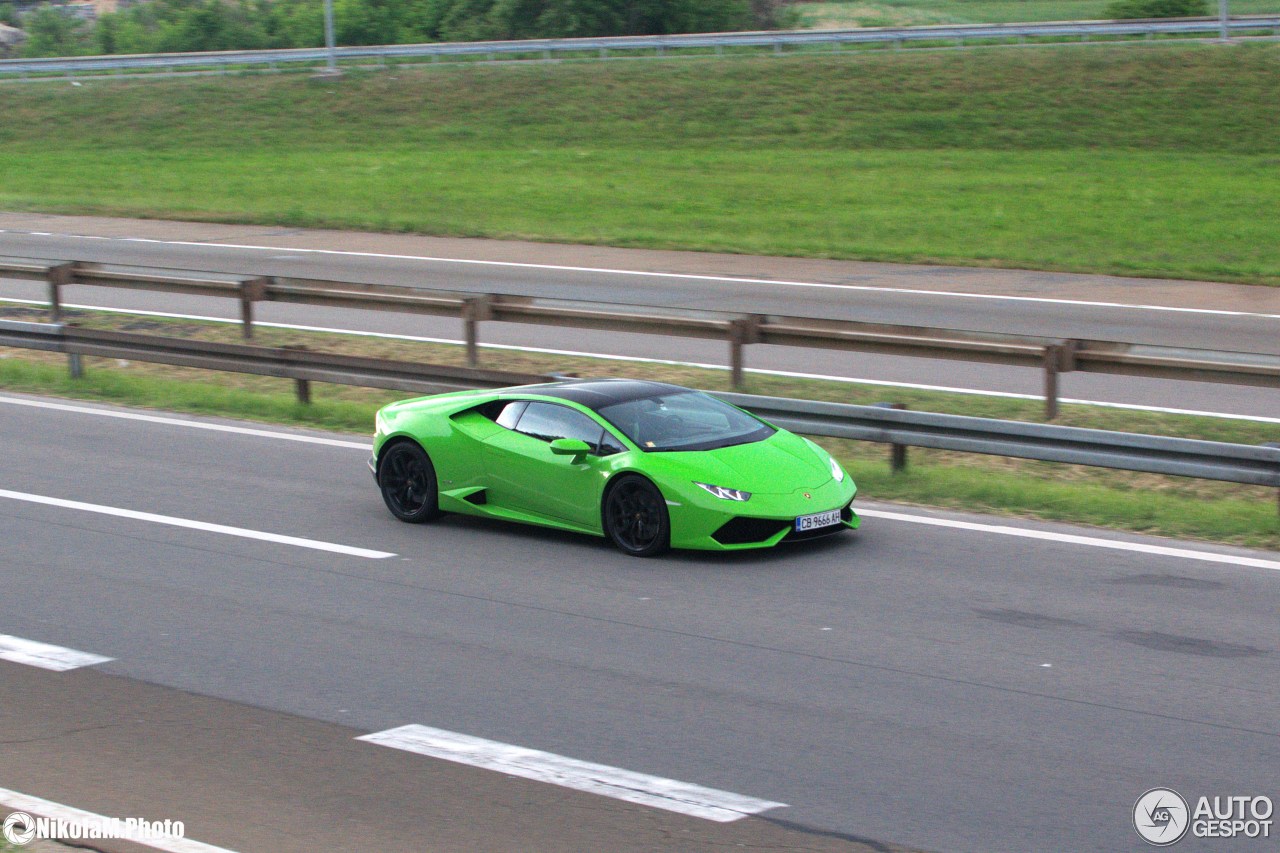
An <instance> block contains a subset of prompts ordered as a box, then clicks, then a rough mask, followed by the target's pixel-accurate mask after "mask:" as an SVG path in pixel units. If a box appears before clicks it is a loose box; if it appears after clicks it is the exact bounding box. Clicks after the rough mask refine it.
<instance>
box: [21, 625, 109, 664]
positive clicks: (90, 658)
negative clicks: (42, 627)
mask: <svg viewBox="0 0 1280 853" xmlns="http://www.w3.org/2000/svg"><path fill="white" fill-rule="evenodd" d="M0 660H7V661H12V662H13V663H25V664H27V665H28V666H38V667H40V668H41V669H51V670H53V671H54V672H66V671H67V670H69V669H79V668H80V667H82V666H96V665H97V664H100V663H106V662H107V661H109V660H114V658H106V657H103V656H102V655H94V654H90V653H89V652H80V651H76V650H75V649H67V648H63V647H62V646H51V645H49V644H48V643H37V642H36V641H35V640H24V639H23V638H21V637H11V636H9V635H8V634H0Z"/></svg>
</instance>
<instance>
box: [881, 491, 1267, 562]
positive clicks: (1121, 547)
mask: <svg viewBox="0 0 1280 853" xmlns="http://www.w3.org/2000/svg"><path fill="white" fill-rule="evenodd" d="M857 512H858V515H862V516H866V517H868V518H883V519H886V520H889V521H905V522H907V523H908V524H928V525H932V526H934V527H949V528H952V529H955V530H972V531H975V532H978V533H995V534H999V535H1000V536H1017V537H1020V538H1022V539H1040V540H1043V541H1047V542H1062V543H1065V544H1068V545H1084V546H1087V547H1090V548H1109V549H1112V550H1115V551H1136V552H1137V553H1140V554H1155V555H1157V556H1161V557H1174V558H1176V559H1179V560H1204V561H1205V562H1209V563H1227V564H1229V565H1233V566H1249V567H1251V568H1255V569H1270V570H1272V571H1275V572H1280V560H1263V559H1260V558H1258V557H1244V556H1240V555H1236V554H1216V553H1214V552H1212V551H1194V550H1192V549H1190V548H1171V547H1169V546H1167V545H1149V544H1147V543H1145V542H1124V541H1121V540H1118V539H1100V538H1098V537H1096V536H1077V535H1075V534H1072V533H1055V532H1053V531H1050V530H1034V529H1032V528H1027V527H1008V526H1006V525H1002V524H979V523H977V522H972V521H956V520H954V519H950V518H934V517H933V516H928V515H908V514H906V513H902V512H888V511H885V510H879V509H866V508H861V507H860V508H858V510H857Z"/></svg>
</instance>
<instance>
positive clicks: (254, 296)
mask: <svg viewBox="0 0 1280 853" xmlns="http://www.w3.org/2000/svg"><path fill="white" fill-rule="evenodd" d="M266 296H267V279H265V278H247V279H244V280H243V281H241V282H240V323H241V327H242V330H243V332H244V337H245V340H251V339H252V338H253V303H255V302H261V301H262V300H263V299H265V298H266Z"/></svg>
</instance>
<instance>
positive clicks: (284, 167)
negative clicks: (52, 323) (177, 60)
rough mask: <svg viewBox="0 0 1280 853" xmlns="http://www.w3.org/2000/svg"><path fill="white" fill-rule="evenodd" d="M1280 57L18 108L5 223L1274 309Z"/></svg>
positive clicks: (704, 68) (1179, 49)
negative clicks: (37, 220) (326, 235)
mask: <svg viewBox="0 0 1280 853" xmlns="http://www.w3.org/2000/svg"><path fill="white" fill-rule="evenodd" d="M1278 64H1280V47H1277V46H1275V45H1247V46H1237V47H1231V48H1222V47H1219V46H1188V45H1180V46H1171V45H1163V46H1151V47H1143V46H1129V47H1095V48H1062V49H1045V50H1018V49H1001V50H990V51H978V52H967V53H955V52H951V53H910V52H908V55H894V54H893V53H892V52H891V51H883V52H881V51H867V52H861V53H859V54H857V55H830V54H828V55H800V56H792V57H782V58H774V57H770V56H760V55H756V56H750V57H728V56H727V57H724V58H720V59H690V60H681V61H674V60H673V61H645V62H627V61H618V62H570V63H550V64H548V63H536V64H529V65H518V66H480V65H476V64H470V65H467V64H463V65H451V66H447V67H440V68H427V69H397V70H395V71H393V72H388V73H369V74H350V75H348V76H346V77H345V78H343V79H341V80H337V81H333V80H316V79H311V78H309V77H306V76H303V75H268V76H243V77H227V78H200V79H163V80H156V79H153V80H147V81H145V82H139V81H112V80H107V79H93V80H86V81H85V82H84V84H83V85H82V86H77V87H72V86H68V85H66V83H65V82H50V83H40V84H28V85H3V86H0V116H3V119H0V149H2V150H3V152H4V154H3V159H2V160H0V208H4V209H24V210H45V211H57V212H89V213H105V214H127V215H140V216H157V217H177V218H189V219H209V220H219V221H240V222H258V223H271V224H284V225H312V226H321V225H322V226H334V227H350V228H360V229H373V230H405V231H420V232H426V233H433V234H453V235H472V236H490V237H516V238H531V239H539V240H561V241H570V242H583V243H607V244H613V245H624V246H645V247H678V248H688V249H708V250H720V251H732V252H746V253H759V254H781V255H809V256H821V257H840V258H864V259H878V260H889V261H937V262H945V263H958V264H977V265H992V266H1019V267H1032V268H1041V269H1055V270H1088V271H1102V272H1112V273H1122V274H1137V275H1149V276H1171V277H1184V278H1205V279H1222V280H1231V281H1246V282H1255V283H1266V284H1276V283H1280V253H1277V252H1276V251H1275V249H1274V247H1275V246H1276V245H1277V244H1280V239H1278V238H1280V168H1278V167H1280V134H1276V133H1275V128H1276V127H1277V126H1278V125H1280V115H1278V112H1280V74H1277V67H1278Z"/></svg>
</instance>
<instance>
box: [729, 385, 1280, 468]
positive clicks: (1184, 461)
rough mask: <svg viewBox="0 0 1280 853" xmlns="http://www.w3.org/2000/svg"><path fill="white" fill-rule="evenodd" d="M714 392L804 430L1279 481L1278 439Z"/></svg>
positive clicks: (972, 450)
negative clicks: (1232, 439)
mask: <svg viewBox="0 0 1280 853" xmlns="http://www.w3.org/2000/svg"><path fill="white" fill-rule="evenodd" d="M715 396H717V397H719V398H720V399H722V400H724V401H726V402H728V403H732V404H733V405H735V406H739V407H741V408H744V409H748V410H750V411H752V412H754V413H755V414H757V415H759V416H760V417H762V418H764V419H765V420H767V421H770V422H771V423H774V424H776V425H777V426H780V427H784V428H786V429H789V430H793V431H795V432H800V433H804V434H806V435H821V436H830V437H832V438H849V439H856V440H858V441H874V442H880V443H883V444H894V445H904V446H908V447H930V448H934V449H936V450H956V451H962V452H966V453H985V454H989V455H993V456H1012V457H1017V458H1019V459H1036V460H1039V461H1042V462H1067V463H1072V464H1076V465H1089V466H1092V467H1097V468H1117V469H1121V470H1125V471H1141V472H1145V473H1150V474H1171V475H1174V476H1179V477H1196V478H1199V479H1205V480H1223V481H1227V482H1231V483H1245V484H1249V485H1254V486H1276V487H1280V446H1256V447H1255V446H1253V445H1247V444H1227V443H1223V442H1217V441H1198V440H1194V439H1188V438H1173V437H1168V436H1157V435H1140V434H1136V433H1124V432H1111V431H1109V430H1098V429H1082V428H1080V427H1067V426H1059V425H1056V424H1036V423H1025V422H1021V421H1001V420H993V419H990V418H973V417H966V416H963V415H943V414H937V413H935V412H912V411H907V410H905V409H894V408H885V407H879V406H854V405H849V404H845V403H824V402H816V401H812V400H791V399H786V398H782V397H757V396H753V395H750V394H723V393H719V392H715Z"/></svg>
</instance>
